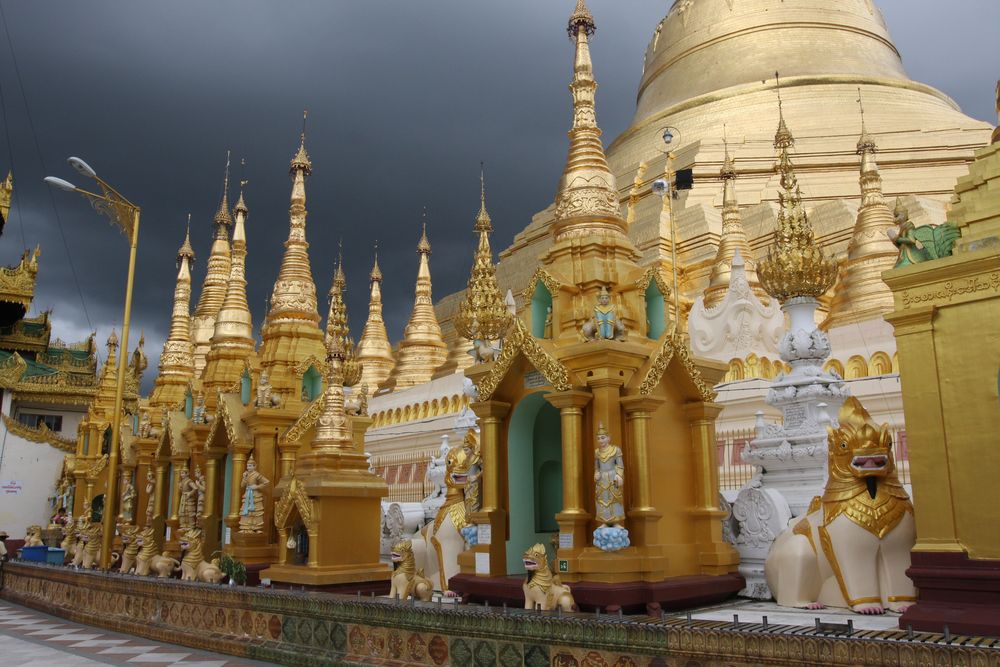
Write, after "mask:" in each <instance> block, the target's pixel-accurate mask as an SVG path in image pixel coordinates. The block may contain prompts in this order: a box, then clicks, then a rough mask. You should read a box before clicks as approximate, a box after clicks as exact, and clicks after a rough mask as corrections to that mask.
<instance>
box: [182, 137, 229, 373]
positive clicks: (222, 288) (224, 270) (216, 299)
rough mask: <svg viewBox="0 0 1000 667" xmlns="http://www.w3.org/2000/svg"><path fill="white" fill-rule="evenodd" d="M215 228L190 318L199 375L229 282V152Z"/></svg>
mask: <svg viewBox="0 0 1000 667" xmlns="http://www.w3.org/2000/svg"><path fill="white" fill-rule="evenodd" d="M212 224H213V225H214V227H215V229H214V232H213V234H212V250H211V252H210V253H209V255H208V262H206V269H205V281H204V283H203V284H202V286H201V294H199V295H198V305H197V306H196V307H195V309H194V318H193V319H192V321H191V337H192V339H193V341H194V365H195V374H196V375H198V376H200V375H201V372H202V370H203V369H204V368H205V357H206V355H207V354H208V349H209V347H210V345H211V340H212V335H213V334H214V333H215V318H216V317H217V316H218V314H219V309H220V308H222V302H223V301H224V300H225V298H226V290H227V288H228V285H229V263H230V248H229V232H228V228H229V227H230V226H231V225H232V224H233V219H232V217H231V216H230V214H229V153H228V152H227V153H226V175H225V178H224V179H223V184H222V199H221V200H220V201H219V209H218V211H216V213H215V217H214V218H213V219H212Z"/></svg>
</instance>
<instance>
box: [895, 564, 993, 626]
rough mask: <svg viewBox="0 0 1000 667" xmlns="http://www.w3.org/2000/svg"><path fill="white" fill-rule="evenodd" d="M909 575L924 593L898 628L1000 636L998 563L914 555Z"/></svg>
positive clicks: (921, 592) (921, 593)
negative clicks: (946, 628) (908, 627)
mask: <svg viewBox="0 0 1000 667" xmlns="http://www.w3.org/2000/svg"><path fill="white" fill-rule="evenodd" d="M906 574H907V575H908V576H909V577H910V579H912V580H913V583H914V584H915V585H916V586H917V590H919V591H920V593H919V597H918V600H917V604H915V605H914V606H912V607H910V608H909V609H907V610H906V612H905V613H904V614H903V615H902V616H901V617H900V619H899V627H901V628H904V629H905V628H906V627H907V626H910V627H912V628H913V629H914V630H920V631H924V632H943V630H944V627H945V626H947V627H948V629H949V630H950V631H951V632H952V633H953V634H963V635H976V636H988V637H990V636H1000V561H996V560H972V559H970V558H969V557H968V556H967V555H965V554H957V553H931V552H923V551H921V552H914V553H913V554H912V556H911V563H910V568H909V569H908V570H907V571H906Z"/></svg>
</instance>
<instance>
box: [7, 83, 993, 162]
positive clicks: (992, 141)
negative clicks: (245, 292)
mask: <svg viewBox="0 0 1000 667" xmlns="http://www.w3.org/2000/svg"><path fill="white" fill-rule="evenodd" d="M997 123H998V124H997V126H996V128H995V129H994V130H993V141H992V143H994V144H996V143H1000V79H998V80H997ZM7 179H8V180H10V174H7Z"/></svg>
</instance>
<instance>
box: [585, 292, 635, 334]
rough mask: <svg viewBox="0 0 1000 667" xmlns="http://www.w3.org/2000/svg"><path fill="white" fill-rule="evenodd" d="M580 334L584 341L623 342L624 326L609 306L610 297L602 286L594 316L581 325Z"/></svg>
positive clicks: (610, 305) (613, 308)
mask: <svg viewBox="0 0 1000 667" xmlns="http://www.w3.org/2000/svg"><path fill="white" fill-rule="evenodd" d="M580 333H581V335H582V336H583V339H584V340H585V341H591V340H617V341H624V340H625V325H624V324H623V323H622V321H621V320H620V319H618V314H617V310H616V309H615V307H614V306H613V305H612V304H611V295H610V294H608V288H607V287H605V286H604V285H602V286H601V293H600V294H598V295H597V305H596V306H594V316H593V317H592V318H590V319H589V320H587V321H586V322H584V323H583V328H582V329H581V330H580Z"/></svg>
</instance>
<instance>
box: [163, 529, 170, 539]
mask: <svg viewBox="0 0 1000 667" xmlns="http://www.w3.org/2000/svg"><path fill="white" fill-rule="evenodd" d="M166 529H167V530H166V535H164V536H163V539H165V540H168V541H169V540H170V526H166Z"/></svg>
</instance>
